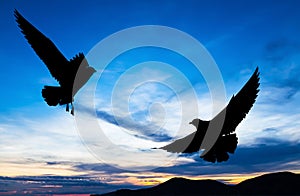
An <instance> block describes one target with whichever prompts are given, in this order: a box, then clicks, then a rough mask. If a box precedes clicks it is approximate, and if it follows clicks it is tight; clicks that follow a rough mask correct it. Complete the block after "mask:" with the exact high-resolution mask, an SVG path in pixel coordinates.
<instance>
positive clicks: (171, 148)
mask: <svg viewBox="0 0 300 196" xmlns="http://www.w3.org/2000/svg"><path fill="white" fill-rule="evenodd" d="M195 135H196V131H195V132H193V133H191V134H189V135H187V136H185V137H184V138H181V139H178V140H175V141H174V142H172V143H171V144H168V145H166V146H163V147H161V148H159V149H163V150H166V151H168V152H172V153H180V152H184V151H185V150H186V149H187V147H188V146H189V144H190V143H191V142H192V141H193V139H194V138H195ZM199 142H201V141H199ZM199 146H200V144H199ZM198 150H199V147H198V148H196V149H195V151H194V152H196V151H198Z"/></svg>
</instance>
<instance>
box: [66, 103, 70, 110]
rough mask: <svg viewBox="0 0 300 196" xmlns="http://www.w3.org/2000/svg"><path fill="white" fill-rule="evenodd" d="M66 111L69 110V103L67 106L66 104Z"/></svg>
mask: <svg viewBox="0 0 300 196" xmlns="http://www.w3.org/2000/svg"><path fill="white" fill-rule="evenodd" d="M66 111H67V112H68V111H69V104H68V103H67V106H66Z"/></svg>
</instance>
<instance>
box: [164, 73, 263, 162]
mask: <svg viewBox="0 0 300 196" xmlns="http://www.w3.org/2000/svg"><path fill="white" fill-rule="evenodd" d="M259 84H260V83H259V72H258V67H257V68H256V69H255V71H254V73H253V74H252V76H251V77H250V79H249V80H248V81H247V83H246V84H245V85H244V86H243V88H242V89H241V90H240V91H239V92H238V93H237V94H236V95H233V96H232V98H231V99H230V101H229V103H228V105H227V106H226V107H225V108H224V109H223V110H222V111H221V112H220V113H219V114H217V115H216V116H215V117H214V118H213V119H212V120H210V121H204V120H200V119H194V120H193V121H192V122H190V124H192V125H194V126H195V127H196V128H197V131H195V132H193V133H191V134H189V135H188V136H186V137H184V138H181V139H178V140H175V141H174V142H172V143H171V144H168V145H166V146H163V147H161V148H160V149H163V150H167V151H168V152H173V153H192V152H197V151H199V150H201V149H206V150H207V151H205V152H204V153H203V155H201V156H200V157H201V158H203V159H204V160H205V161H208V162H213V163H215V162H216V161H217V162H222V161H227V160H228V159H229V155H228V153H232V154H233V153H234V151H235V149H236V147H237V143H238V138H237V136H236V134H235V129H236V127H237V126H238V125H239V123H240V122H241V121H242V120H243V119H244V118H245V117H246V114H248V112H249V111H250V109H251V108H252V106H253V104H254V102H255V100H256V97H257V94H258V92H259V89H258V87H259ZM208 130H209V131H214V132H215V133H218V134H217V139H216V141H215V142H214V141H210V142H209V143H206V144H203V142H204V138H205V136H206V134H207V132H208ZM218 131H219V132H218ZM210 139H211V137H210ZM209 145H210V146H209Z"/></svg>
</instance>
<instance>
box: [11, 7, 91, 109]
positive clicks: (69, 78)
mask: <svg viewBox="0 0 300 196" xmlns="http://www.w3.org/2000/svg"><path fill="white" fill-rule="evenodd" d="M14 15H15V18H16V21H17V23H18V26H19V27H20V29H21V31H22V33H23V34H24V36H25V38H26V39H27V41H28V43H29V44H30V45H31V47H32V48H33V50H34V51H35V53H36V54H37V55H38V56H39V57H40V59H41V60H42V61H43V62H44V64H45V65H46V66H47V68H48V69H49V71H50V73H51V75H52V76H53V77H54V78H55V79H56V80H57V81H58V82H59V85H60V86H47V85H45V86H44V88H43V89H42V96H43V98H44V100H45V101H46V103H47V104H48V105H49V106H56V105H66V111H69V103H71V105H72V110H71V114H74V107H73V101H74V96H75V94H76V93H77V92H78V90H79V89H80V88H81V87H82V86H83V85H84V84H85V83H86V82H87V81H88V80H89V78H90V77H91V76H92V75H93V73H95V72H96V70H95V69H94V68H93V67H90V66H89V64H88V62H87V60H86V58H85V56H84V54H83V53H79V54H77V55H76V56H75V57H73V58H72V59H70V60H67V59H66V58H65V57H64V56H63V54H62V53H61V52H60V51H59V50H58V48H57V47H56V46H55V45H54V43H53V42H52V41H51V40H50V39H49V38H47V37H46V36H45V35H44V34H42V33H41V32H40V31H39V30H38V29H36V28H35V27H34V26H33V25H32V24H31V23H30V22H28V21H27V20H26V19H25V18H24V17H23V16H22V15H21V14H20V13H19V12H18V11H17V10H15V11H14ZM78 78H79V79H78ZM75 79H76V82H75Z"/></svg>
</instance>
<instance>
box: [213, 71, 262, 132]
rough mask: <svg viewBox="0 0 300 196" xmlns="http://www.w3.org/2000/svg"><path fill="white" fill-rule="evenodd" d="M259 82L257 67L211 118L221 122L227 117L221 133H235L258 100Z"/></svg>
mask: <svg viewBox="0 0 300 196" xmlns="http://www.w3.org/2000/svg"><path fill="white" fill-rule="evenodd" d="M259 84H260V83H259V72H258V68H256V69H255V71H254V73H253V74H252V76H251V77H250V79H249V80H248V81H247V83H246V84H245V85H244V86H243V88H242V89H241V90H240V91H239V92H238V93H237V94H236V95H233V96H232V98H231V99H230V101H229V103H228V105H227V106H226V108H225V109H223V110H222V111H221V112H220V113H219V114H218V115H216V116H215V117H214V118H213V119H212V120H211V122H210V123H212V124H214V123H219V122H221V121H220V119H222V118H223V119H224V117H225V119H224V121H223V127H222V130H221V134H220V135H224V134H230V133H233V132H234V131H235V129H236V127H237V126H238V125H239V124H240V122H241V121H242V120H243V119H244V118H245V117H246V115H247V114H248V112H249V111H250V109H251V108H252V106H253V104H254V102H255V100H256V97H257V94H258V92H259V89H258V87H259ZM224 114H225V115H224Z"/></svg>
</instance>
